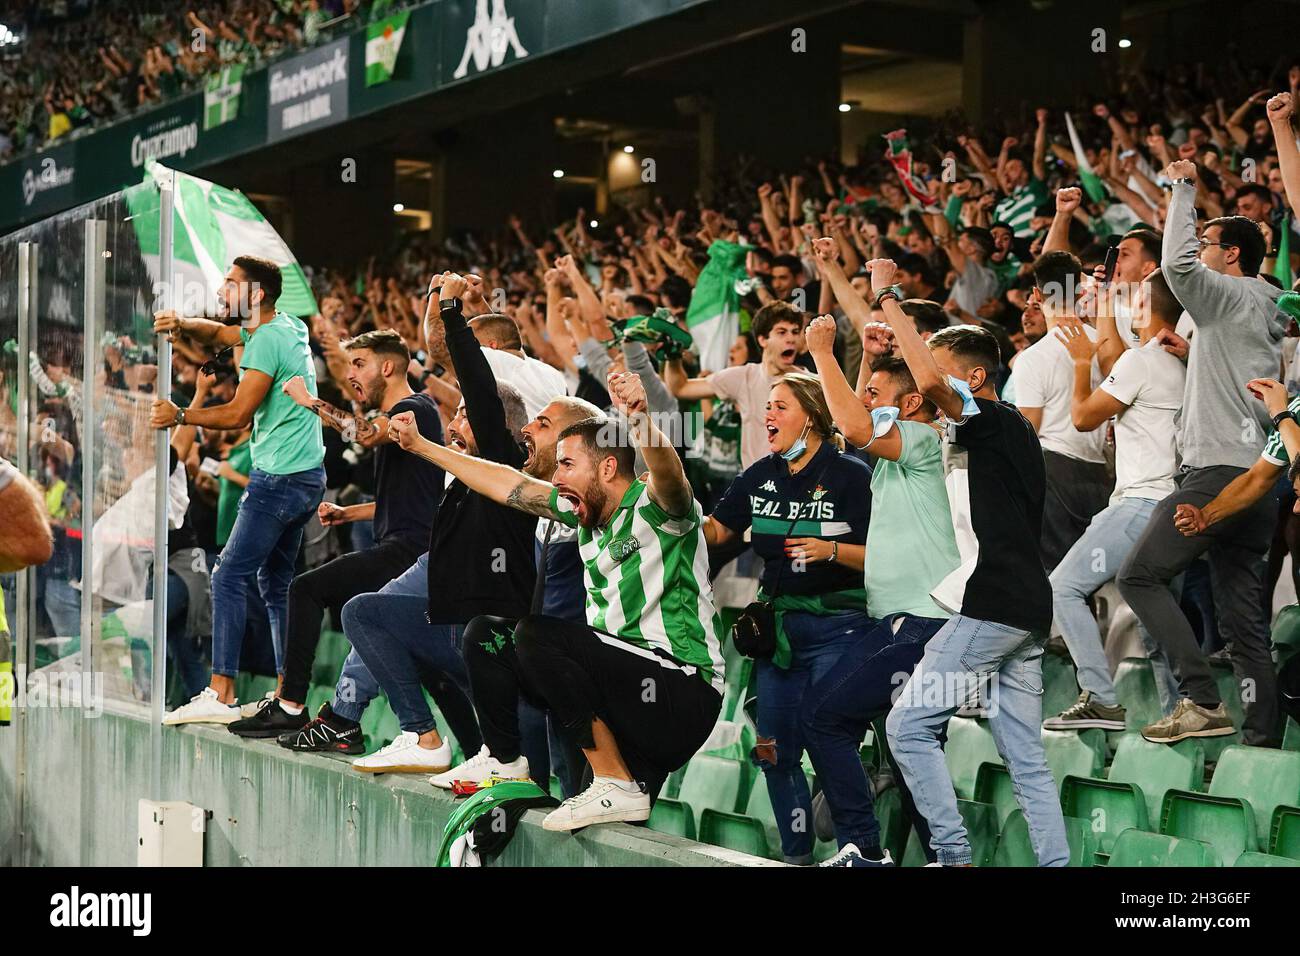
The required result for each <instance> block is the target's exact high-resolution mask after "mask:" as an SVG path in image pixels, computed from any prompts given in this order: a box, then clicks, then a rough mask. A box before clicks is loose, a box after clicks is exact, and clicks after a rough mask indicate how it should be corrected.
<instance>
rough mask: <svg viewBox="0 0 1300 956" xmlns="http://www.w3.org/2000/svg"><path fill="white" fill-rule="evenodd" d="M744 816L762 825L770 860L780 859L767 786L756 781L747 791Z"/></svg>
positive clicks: (776, 832) (779, 840)
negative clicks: (770, 855)
mask: <svg viewBox="0 0 1300 956" xmlns="http://www.w3.org/2000/svg"><path fill="white" fill-rule="evenodd" d="M745 816H747V817H750V818H751V819H754V820H757V821H759V822H760V823H761V824H763V832H764V833H766V834H767V845H768V849H769V852H770V853H771V854H772V859H780V857H781V836H780V833H778V831H777V829H776V815H775V814H774V813H773V812H772V799H771V797H770V796H768V793H767V785H766V784H765V783H764V782H763V781H762V780H758V781H756V782H755V783H754V786H753V788H752V789H751V790H750V791H749V801H748V802H747V803H746V804H745Z"/></svg>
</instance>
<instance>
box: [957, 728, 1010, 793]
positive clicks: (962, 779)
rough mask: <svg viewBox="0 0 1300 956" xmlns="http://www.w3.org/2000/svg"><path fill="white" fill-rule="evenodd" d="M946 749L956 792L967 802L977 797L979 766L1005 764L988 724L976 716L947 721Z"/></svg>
mask: <svg viewBox="0 0 1300 956" xmlns="http://www.w3.org/2000/svg"><path fill="white" fill-rule="evenodd" d="M943 750H944V759H945V760H946V761H947V762H948V774H949V775H950V776H951V777H952V785H953V789H955V790H956V791H957V796H959V797H962V798H964V799H966V800H969V799H971V798H972V797H973V796H974V795H975V776H976V774H977V773H978V772H979V768H980V764H982V763H998V764H1000V763H1002V755H1001V754H999V753H998V748H997V745H996V744H994V743H993V734H992V732H991V731H990V730H989V728H988V725H987V724H985V723H984V722H983V721H981V720H977V719H975V718H973V717H953V718H952V719H951V720H949V721H948V742H947V743H946V744H945V745H944V748H943Z"/></svg>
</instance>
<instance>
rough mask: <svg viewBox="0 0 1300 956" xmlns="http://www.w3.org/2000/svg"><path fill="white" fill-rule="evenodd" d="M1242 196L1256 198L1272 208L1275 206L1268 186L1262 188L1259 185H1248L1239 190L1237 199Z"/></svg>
mask: <svg viewBox="0 0 1300 956" xmlns="http://www.w3.org/2000/svg"><path fill="white" fill-rule="evenodd" d="M1242 196H1254V197H1255V198H1256V199H1258V200H1260V201H1261V202H1264V203H1267V204H1268V205H1270V206H1271V205H1273V194H1272V193H1271V192H1269V191H1268V187H1267V186H1261V185H1260V184H1259V183H1246V184H1245V185H1243V186H1242V187H1241V188H1240V189H1238V190H1237V195H1236V197H1235V198H1236V199H1240V198H1241V197H1242Z"/></svg>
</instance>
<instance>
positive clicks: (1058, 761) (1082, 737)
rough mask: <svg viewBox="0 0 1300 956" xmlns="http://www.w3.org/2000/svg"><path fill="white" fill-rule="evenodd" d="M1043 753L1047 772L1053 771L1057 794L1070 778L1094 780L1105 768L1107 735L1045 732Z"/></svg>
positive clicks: (1067, 731) (1057, 731) (1079, 732)
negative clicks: (1091, 778) (1063, 781)
mask: <svg viewBox="0 0 1300 956" xmlns="http://www.w3.org/2000/svg"><path fill="white" fill-rule="evenodd" d="M1043 750H1044V751H1046V753H1047V768H1048V769H1049V770H1051V771H1052V778H1053V779H1054V780H1055V781H1056V789H1057V792H1060V789H1061V781H1062V780H1064V779H1065V778H1066V777H1067V776H1069V775H1071V774H1073V775H1074V776H1076V777H1097V776H1100V775H1101V770H1102V768H1103V767H1104V766H1105V765H1106V732H1105V731H1104V730H1044V731H1043Z"/></svg>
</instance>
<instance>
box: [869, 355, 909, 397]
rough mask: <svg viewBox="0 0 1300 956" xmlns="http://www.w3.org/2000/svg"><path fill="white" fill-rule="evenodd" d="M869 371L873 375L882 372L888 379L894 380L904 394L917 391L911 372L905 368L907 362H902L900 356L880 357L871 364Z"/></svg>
mask: <svg viewBox="0 0 1300 956" xmlns="http://www.w3.org/2000/svg"><path fill="white" fill-rule="evenodd" d="M871 371H872V372H873V373H874V372H884V373H885V374H886V375H888V376H889V377H890V378H893V379H896V380H897V381H898V384H899V385H901V386H902V387H903V390H904V391H906V392H915V391H917V390H918V389H917V387H916V377H915V376H914V375H913V374H912V370H911V369H910V368H908V367H907V362H905V361H903V358H902V357H901V356H898V355H882V356H880V357H879V358H878V359H876V360H875V361H874V362H872V363H871Z"/></svg>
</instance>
